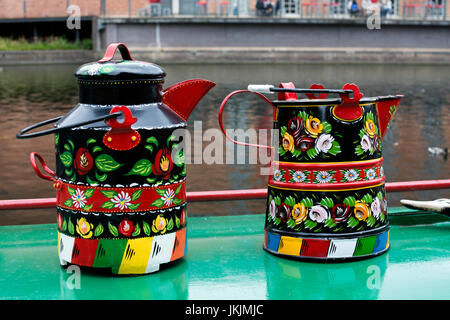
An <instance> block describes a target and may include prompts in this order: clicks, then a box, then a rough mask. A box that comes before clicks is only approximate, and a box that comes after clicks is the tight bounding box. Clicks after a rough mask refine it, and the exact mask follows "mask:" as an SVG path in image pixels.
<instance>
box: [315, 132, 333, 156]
mask: <svg viewBox="0 0 450 320" xmlns="http://www.w3.org/2000/svg"><path fill="white" fill-rule="evenodd" d="M333 141H334V138H333V137H332V136H331V135H329V134H321V135H320V136H319V137H318V138H317V140H316V150H317V152H325V153H327V152H328V150H330V149H331V147H332V146H333Z"/></svg>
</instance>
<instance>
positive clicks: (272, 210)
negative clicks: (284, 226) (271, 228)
mask: <svg viewBox="0 0 450 320" xmlns="http://www.w3.org/2000/svg"><path fill="white" fill-rule="evenodd" d="M269 213H270V217H271V218H272V220H273V219H275V217H276V216H277V215H278V206H277V204H276V203H275V200H272V201H271V202H270V204H269Z"/></svg>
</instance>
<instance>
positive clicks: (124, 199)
mask: <svg viewBox="0 0 450 320" xmlns="http://www.w3.org/2000/svg"><path fill="white" fill-rule="evenodd" d="M111 201H112V202H113V203H114V208H119V209H120V210H124V209H127V208H128V206H130V205H131V197H130V195H129V194H128V193H127V192H125V191H121V192H120V193H119V194H118V195H116V196H115V197H114V198H112V199H111Z"/></svg>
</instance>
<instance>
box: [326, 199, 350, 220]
mask: <svg viewBox="0 0 450 320" xmlns="http://www.w3.org/2000/svg"><path fill="white" fill-rule="evenodd" d="M350 214H351V210H350V206H349V205H347V204H344V203H342V204H336V205H334V207H333V208H332V209H331V219H333V221H334V222H335V223H341V222H345V221H347V220H348V218H349V217H350Z"/></svg>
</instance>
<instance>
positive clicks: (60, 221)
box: [57, 213, 63, 229]
mask: <svg viewBox="0 0 450 320" xmlns="http://www.w3.org/2000/svg"><path fill="white" fill-rule="evenodd" d="M57 221H58V228H59V229H62V225H63V218H62V217H61V214H60V213H58V220H57Z"/></svg>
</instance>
